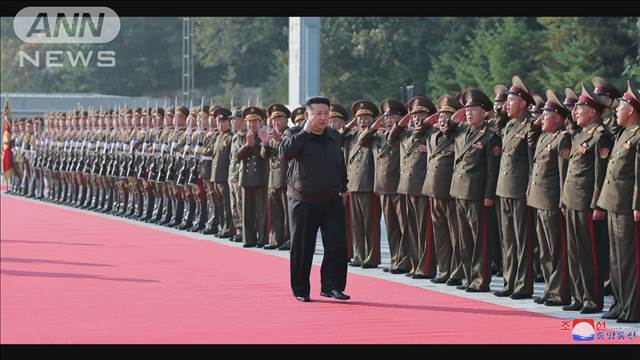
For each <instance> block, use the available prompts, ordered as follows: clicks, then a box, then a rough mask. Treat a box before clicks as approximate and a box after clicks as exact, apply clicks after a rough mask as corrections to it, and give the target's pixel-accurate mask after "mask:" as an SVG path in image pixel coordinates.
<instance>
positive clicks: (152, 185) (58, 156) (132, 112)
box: [8, 104, 303, 250]
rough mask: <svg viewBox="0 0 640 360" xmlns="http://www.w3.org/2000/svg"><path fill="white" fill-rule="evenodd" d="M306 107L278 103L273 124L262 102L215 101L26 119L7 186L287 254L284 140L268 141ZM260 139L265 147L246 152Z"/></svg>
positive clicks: (17, 126) (16, 132) (17, 133)
mask: <svg viewBox="0 0 640 360" xmlns="http://www.w3.org/2000/svg"><path fill="white" fill-rule="evenodd" d="M301 109H302V108H301ZM301 109H298V110H296V111H294V112H293V113H292V112H290V111H289V110H288V109H287V108H286V107H285V106H284V105H280V104H275V105H274V106H272V107H270V108H269V121H268V124H267V123H266V119H267V115H266V113H265V112H264V110H262V109H259V108H257V107H247V108H244V109H234V110H233V111H232V110H229V109H226V108H223V107H220V106H208V105H201V106H200V107H192V108H191V109H188V108H186V107H184V106H176V107H175V108H168V109H166V110H165V109H163V108H158V107H156V108H137V109H126V106H125V107H123V108H122V109H121V110H113V109H111V110H106V111H79V110H76V111H74V112H72V113H51V114H48V116H46V117H45V118H44V119H42V118H40V117H36V118H35V119H20V120H17V121H16V122H14V124H13V132H12V139H11V142H10V143H11V147H12V155H13V162H14V168H15V176H13V177H12V178H11V179H10V186H9V189H8V190H9V191H10V192H14V193H17V194H22V195H25V196H28V197H35V198H38V199H44V200H47V201H51V202H55V203H60V204H65V205H72V206H76V207H79V208H82V209H88V210H94V211H99V212H103V213H110V214H113V215H118V216H123V217H127V218H131V219H138V220H141V221H146V222H149V223H155V224H159V225H165V226H169V227H174V228H177V229H181V230H188V231H193V232H201V233H203V234H214V235H216V236H217V237H220V238H228V239H229V240H231V241H236V242H240V241H243V242H244V243H245V244H249V245H254V246H260V247H262V246H264V247H265V248H267V249H274V248H279V249H280V250H288V249H289V247H290V242H289V238H288V224H287V223H286V209H287V206H286V197H285V193H286V191H285V190H286V178H285V176H286V168H283V166H282V164H281V162H280V161H279V160H278V158H277V156H274V155H275V154H276V152H277V145H274V146H273V147H269V146H268V143H269V142H270V141H271V142H276V141H278V140H277V139H279V138H280V136H281V135H282V133H283V132H284V130H285V129H286V128H287V124H288V120H289V117H291V116H293V117H292V119H293V120H296V121H298V122H299V121H300V120H301V116H300V114H301V113H302V111H303V110H301ZM248 135H249V137H250V138H249V140H246V138H247V136H248ZM254 136H255V137H259V138H260V139H261V140H258V143H262V144H265V146H261V147H260V148H259V149H258V150H256V151H251V149H249V151H247V147H246V146H244V145H245V143H247V142H249V143H250V142H251V141H252V140H254ZM260 141H261V142H260ZM45 182H46V184H47V185H46V186H47V188H48V191H45ZM267 201H268V203H269V206H267ZM267 209H269V210H268V211H267ZM263 210H264V211H263ZM245 223H248V225H246V226H245ZM245 227H247V228H249V229H255V228H256V227H257V228H259V229H260V231H257V230H256V231H248V232H243V231H242V229H243V228H245ZM265 234H268V235H265Z"/></svg>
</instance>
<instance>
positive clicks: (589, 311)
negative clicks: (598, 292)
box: [580, 306, 602, 314]
mask: <svg viewBox="0 0 640 360" xmlns="http://www.w3.org/2000/svg"><path fill="white" fill-rule="evenodd" d="M601 311H602V310H600V309H598V308H597V307H595V306H584V307H583V308H582V310H580V314H596V313H599V312H601Z"/></svg>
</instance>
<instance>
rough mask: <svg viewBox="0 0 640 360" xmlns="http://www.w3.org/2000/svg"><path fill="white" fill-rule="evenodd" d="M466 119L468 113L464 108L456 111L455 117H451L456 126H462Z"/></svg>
mask: <svg viewBox="0 0 640 360" xmlns="http://www.w3.org/2000/svg"><path fill="white" fill-rule="evenodd" d="M465 117H466V113H465V111H464V108H462V109H459V110H458V111H456V112H455V113H453V115H452V116H451V121H453V122H454V123H456V124H460V123H461V122H462V121H464V119H465Z"/></svg>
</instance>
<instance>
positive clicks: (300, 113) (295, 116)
mask: <svg viewBox="0 0 640 360" xmlns="http://www.w3.org/2000/svg"><path fill="white" fill-rule="evenodd" d="M304 111H305V108H304V106H299V107H297V108H295V109H293V111H292V112H291V122H293V123H294V124H295V125H296V126H297V125H300V124H301V123H302V122H303V121H305V120H306V118H305V117H304Z"/></svg>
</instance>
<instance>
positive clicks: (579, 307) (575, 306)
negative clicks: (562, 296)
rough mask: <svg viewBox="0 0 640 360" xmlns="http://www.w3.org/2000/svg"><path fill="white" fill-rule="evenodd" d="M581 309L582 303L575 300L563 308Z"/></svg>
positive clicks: (565, 309)
mask: <svg viewBox="0 0 640 360" xmlns="http://www.w3.org/2000/svg"><path fill="white" fill-rule="evenodd" d="M580 309H582V304H580V303H577V302H574V303H573V304H571V305H565V306H563V307H562V310H564V311H580Z"/></svg>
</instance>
